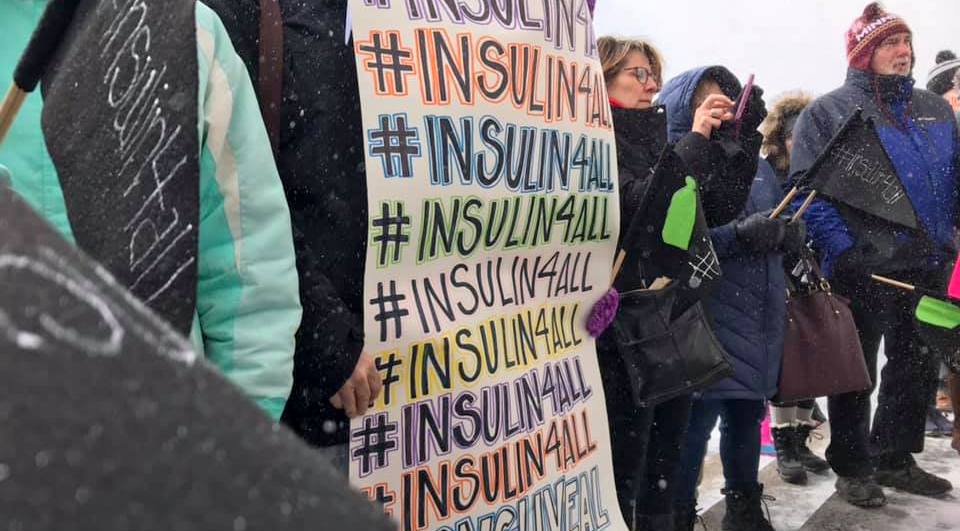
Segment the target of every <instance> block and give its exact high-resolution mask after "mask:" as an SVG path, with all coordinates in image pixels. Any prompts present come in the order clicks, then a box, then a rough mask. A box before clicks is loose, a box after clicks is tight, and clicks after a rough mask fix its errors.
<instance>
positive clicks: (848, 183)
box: [808, 110, 920, 229]
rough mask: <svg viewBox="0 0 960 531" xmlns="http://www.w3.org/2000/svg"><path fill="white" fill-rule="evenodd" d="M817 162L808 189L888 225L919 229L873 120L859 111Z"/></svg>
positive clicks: (914, 214) (915, 216)
mask: <svg viewBox="0 0 960 531" xmlns="http://www.w3.org/2000/svg"><path fill="white" fill-rule="evenodd" d="M819 162H820V164H819V165H815V166H814V167H812V168H811V169H810V172H808V174H809V175H810V187H811V188H813V189H814V190H816V191H817V192H818V193H819V194H821V195H824V196H827V197H829V198H831V199H834V200H836V201H840V202H842V203H845V204H847V205H849V206H851V207H853V208H855V209H857V210H859V211H861V212H865V213H867V214H870V215H872V216H876V217H878V218H881V219H885V220H887V221H889V222H891V223H896V224H897V225H902V226H904V227H908V228H911V229H917V228H919V226H920V225H919V223H918V221H917V213H916V211H915V210H914V209H913V205H912V204H911V203H910V198H909V197H908V196H907V192H906V190H904V188H903V183H902V182H901V181H900V177H899V176H897V172H896V170H895V169H894V167H893V163H892V162H890V157H889V156H888V155H887V152H886V151H885V150H884V149H883V143H882V142H880V137H879V136H877V132H876V129H875V128H874V124H873V120H869V119H868V120H864V119H863V117H862V114H861V112H860V111H859V110H858V111H857V112H855V113H854V114H853V116H851V117H850V119H849V120H848V122H847V125H846V127H845V128H844V134H843V135H840V137H839V138H837V139H835V141H834V142H832V143H831V144H830V145H829V146H827V149H826V150H825V152H824V155H823V156H822V157H821V160H819Z"/></svg>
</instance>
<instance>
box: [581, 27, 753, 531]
mask: <svg viewBox="0 0 960 531" xmlns="http://www.w3.org/2000/svg"><path fill="white" fill-rule="evenodd" d="M597 44H598V48H599V55H600V61H601V63H602V65H603V71H604V78H605V81H606V87H607V92H608V94H609V97H610V105H611V108H612V111H613V122H614V130H615V134H616V139H617V163H618V169H619V183H620V210H621V227H623V228H624V229H623V230H622V231H621V238H623V236H624V233H625V232H626V227H629V226H630V223H631V221H632V220H633V218H634V216H635V215H636V214H637V212H638V208H639V206H640V202H641V199H642V198H643V196H644V192H645V191H646V189H647V187H648V185H649V183H650V180H651V179H650V177H651V175H652V169H653V168H654V166H655V165H656V162H657V160H658V158H659V156H660V154H661V152H662V151H663V149H664V148H665V146H666V145H667V116H666V110H665V109H664V108H663V107H661V106H656V105H654V97H655V96H656V94H657V93H658V92H659V91H660V88H661V81H662V74H663V60H662V59H661V56H660V54H659V52H658V51H657V50H656V49H655V48H654V47H653V46H652V45H650V44H649V43H647V42H644V41H642V40H624V39H617V38H613V37H603V38H601V39H599V41H598V43H597ZM730 77H733V76H732V74H731V75H730ZM734 79H735V78H734ZM739 90H740V89H739V85H738V86H737V88H736V91H737V92H739ZM717 92H718V93H716V94H707V95H705V97H704V98H703V101H702V103H700V104H699V105H698V106H697V107H696V111H695V113H694V120H693V126H692V127H691V128H690V130H689V131H688V132H687V133H686V134H684V135H683V136H682V137H681V138H680V139H679V140H678V141H677V142H676V143H675V144H674V147H673V149H674V151H675V152H676V154H677V155H678V156H679V158H680V159H681V160H682V161H683V164H684V165H685V166H686V169H687V170H688V172H689V174H690V175H692V176H693V177H694V178H695V179H696V180H697V185H698V188H699V190H700V200H701V204H702V206H703V212H704V214H705V217H706V221H707V225H709V226H711V227H713V226H719V225H723V224H725V223H728V222H730V221H732V220H733V219H735V218H736V216H737V214H738V213H739V212H740V211H741V210H742V209H743V207H744V204H745V203H746V200H747V196H748V195H749V191H750V184H751V182H752V180H753V176H754V175H755V174H756V170H757V159H758V153H759V150H760V143H761V140H762V137H761V136H760V135H759V133H757V132H756V130H755V129H756V127H757V126H758V125H759V123H760V122H761V121H762V120H763V118H764V116H765V115H766V111H765V109H764V108H763V102H762V100H760V98H759V95H758V96H756V97H754V98H751V99H750V102H749V104H748V105H747V109H746V115H745V118H744V120H743V128H742V129H743V133H742V134H741V135H740V137H739V138H738V139H736V140H732V139H730V138H728V137H727V136H726V135H724V136H723V137H721V135H718V132H719V131H718V130H719V129H721V128H722V127H723V125H724V124H731V123H732V121H733V119H734V110H735V109H734V106H735V104H734V101H733V100H732V99H731V98H730V97H728V96H726V95H724V94H723V93H719V92H720V91H717ZM728 128H729V126H728V127H724V129H728ZM620 244H621V248H629V247H630V243H629V242H623V241H621V242H620ZM642 261H643V256H642V253H628V254H627V260H626V263H625V264H624V266H623V269H622V272H621V274H620V275H619V277H618V278H617V282H616V286H617V289H618V290H619V291H620V292H621V293H627V292H630V291H633V290H640V289H644V288H646V287H647V286H646V284H644V283H643V279H642V278H641V276H640V275H639V274H638V271H640V270H641V269H642V267H643V264H642ZM678 274H679V272H678ZM677 277H678V275H671V278H677ZM699 297H700V294H699V293H696V290H688V291H687V292H686V294H680V295H678V299H677V303H676V305H675V307H674V310H673V312H672V313H673V314H674V315H677V314H678V313H677V312H682V311H684V307H689V306H692V305H696V304H699V300H698V299H699ZM678 306H679V307H678ZM622 317H623V313H622V312H621V316H620V317H618V318H622ZM612 336H613V334H611V333H608V334H605V335H603V336H601V337H600V339H599V341H598V353H599V357H600V364H601V373H602V375H603V378H604V392H605V394H606V398H607V412H608V415H609V419H610V426H611V439H612V445H613V460H614V463H613V464H614V474H615V482H616V486H617V495H618V498H619V503H620V509H621V512H622V513H623V515H624V518H626V519H627V522H628V524H629V525H630V527H631V529H635V530H643V529H651V530H673V529H674V516H675V515H674V494H675V485H676V484H677V481H676V480H677V476H678V466H679V461H680V455H681V450H682V449H681V445H682V442H683V440H684V437H685V433H686V429H687V424H688V421H689V418H690V407H691V394H692V393H693V392H695V391H696V390H697V389H698V387H697V385H696V384H689V383H685V382H677V385H678V386H681V387H683V392H682V393H681V395H680V396H679V397H677V398H673V399H669V400H667V401H664V402H661V403H659V404H656V405H654V406H652V407H638V406H637V403H636V402H635V401H634V399H633V396H634V395H633V394H632V393H631V385H632V384H631V382H630V381H629V379H628V377H627V376H626V371H625V370H624V364H625V362H624V361H623V349H622V346H621V347H620V349H619V350H618V344H617V341H616V340H615V339H614V338H613V337H612ZM678 510H679V511H682V512H683V514H677V515H676V517H677V523H678V524H680V523H681V522H683V521H686V520H687V519H689V518H690V517H691V515H693V516H695V515H696V512H695V510H694V508H693V507H690V508H679V509H678Z"/></svg>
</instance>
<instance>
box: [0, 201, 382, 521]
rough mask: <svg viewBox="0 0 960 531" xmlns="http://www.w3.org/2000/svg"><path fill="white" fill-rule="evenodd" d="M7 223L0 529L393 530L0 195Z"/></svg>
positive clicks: (0, 340) (18, 204)
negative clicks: (329, 528) (325, 528)
mask: <svg viewBox="0 0 960 531" xmlns="http://www.w3.org/2000/svg"><path fill="white" fill-rule="evenodd" d="M0 227H3V237H2V238H0V433H2V435H0V529H30V530H31V531H60V530H64V529H96V530H98V531H120V530H126V529H144V530H146V529H164V530H174V529H189V530H198V531H199V530H214V529H251V530H253V529H270V530H273V531H293V530H303V529H313V528H323V527H324V526H325V524H324V523H327V522H331V523H335V524H331V525H332V527H335V528H336V529H363V530H371V531H386V530H388V529H391V528H393V526H392V525H391V524H390V523H389V522H388V521H387V520H386V518H385V517H384V515H383V512H382V511H381V510H379V509H376V508H374V506H373V505H372V504H371V503H369V502H368V501H367V500H366V499H364V498H363V497H362V496H360V495H359V494H357V493H355V492H353V491H352V490H351V489H350V488H349V487H348V485H347V481H346V478H344V477H343V474H342V472H337V471H335V470H334V469H333V468H332V467H331V466H330V465H329V464H328V463H327V462H325V460H323V459H322V458H320V457H318V455H317V453H316V451H314V450H313V449H310V448H309V447H307V445H306V444H304V443H303V442H302V441H300V440H299V439H298V438H297V437H296V436H295V435H294V434H293V433H291V432H290V431H289V430H287V429H285V428H283V427H281V426H278V425H277V424H276V423H274V422H272V421H271V420H270V419H269V418H267V417H266V416H265V415H264V414H263V412H261V411H260V409H259V408H258V407H257V406H256V405H255V404H253V403H252V402H250V401H249V400H248V399H247V398H246V397H245V396H244V395H243V393H242V392H241V391H240V390H238V389H237V388H235V387H234V386H233V385H231V384H230V383H228V382H227V381H226V380H225V379H224V378H223V377H222V376H220V374H219V373H218V371H216V370H214V369H213V368H211V367H209V366H207V365H206V363H205V362H204V361H203V360H202V359H200V358H196V355H195V354H194V353H193V352H191V350H190V345H189V344H188V343H187V342H186V340H184V339H183V338H182V337H180V336H179V335H178V334H177V333H176V332H175V331H174V330H173V329H172V328H170V326H169V325H167V324H166V323H164V322H163V321H162V320H161V319H159V318H157V317H156V315H154V314H153V313H152V312H150V311H149V310H148V309H147V308H146V307H144V306H143V305H142V304H141V303H140V302H138V301H137V300H136V299H135V298H133V297H131V296H130V295H129V294H128V293H127V292H126V291H125V290H123V289H122V288H121V287H120V286H118V285H117V284H116V283H115V282H114V281H113V279H112V278H110V276H109V275H108V274H107V273H106V272H105V271H104V270H103V268H101V267H99V266H98V265H97V264H95V263H94V262H92V261H90V260H89V259H88V258H87V257H85V256H84V255H83V253H81V252H80V251H78V250H77V249H76V248H75V247H73V246H72V245H70V244H68V243H67V242H66V241H64V240H63V239H62V238H61V237H60V236H59V235H58V234H57V233H56V232H55V231H54V230H53V228H52V227H50V226H49V225H47V224H46V223H45V222H44V221H43V220H42V219H40V217H39V216H38V215H37V214H35V213H34V212H33V211H32V210H31V209H30V207H28V206H27V205H26V203H25V202H24V201H22V200H20V199H19V198H18V197H17V196H16V194H14V192H12V191H10V190H9V189H6V188H3V187H0ZM371 458H372V457H371ZM388 496H389V493H385V494H384V495H383V497H384V498H385V499H386V498H387V497H388Z"/></svg>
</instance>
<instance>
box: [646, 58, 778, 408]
mask: <svg viewBox="0 0 960 531" xmlns="http://www.w3.org/2000/svg"><path fill="white" fill-rule="evenodd" d="M709 71H710V68H698V69H695V70H691V71H688V72H685V73H683V74H681V75H680V76H678V77H676V78H674V79H672V80H671V81H670V82H668V83H667V85H666V86H665V87H664V90H663V93H662V94H661V96H660V100H659V101H660V103H662V104H664V105H665V106H666V107H667V116H668V118H669V121H670V126H669V136H670V137H671V138H673V137H675V136H680V135H682V134H683V133H684V132H685V131H689V130H690V127H691V126H692V125H693V107H692V102H693V96H694V92H695V91H696V88H697V85H698V84H699V83H700V80H701V79H702V78H703V76H704V75H707V74H708V72H709ZM721 85H722V83H721ZM750 133H753V132H752V131H744V132H742V133H741V134H742V135H743V134H750ZM781 197H782V191H781V188H780V181H779V179H778V177H777V175H776V173H775V172H774V170H773V167H772V166H770V164H769V163H768V162H767V161H765V160H760V161H759V165H758V170H757V171H756V173H755V177H754V178H753V182H752V185H751V187H750V196H749V199H748V200H747V204H746V206H745V207H744V208H743V211H742V212H741V213H740V215H739V217H738V218H737V219H736V220H734V221H732V222H730V223H727V224H725V225H721V226H719V227H714V228H712V229H711V230H710V233H711V237H712V239H713V245H714V248H715V250H716V252H717V256H718V258H719V259H720V269H721V270H722V271H723V276H722V277H720V280H719V281H718V282H717V283H716V286H715V287H714V289H713V292H712V293H711V295H710V296H709V297H708V298H707V299H706V300H705V301H704V305H705V307H706V310H707V313H708V315H709V316H710V317H711V320H712V322H713V331H714V333H715V334H716V336H717V339H718V340H719V341H720V343H721V344H722V345H723V347H724V349H726V351H727V353H729V354H730V356H731V361H732V362H733V365H734V375H733V376H732V377H730V378H727V379H725V380H721V381H720V382H718V383H716V384H714V385H713V386H711V387H710V388H709V389H707V390H705V391H704V392H703V396H704V398H708V399H751V400H756V399H764V398H770V397H772V396H773V395H774V394H776V391H777V382H778V380H779V376H780V360H781V357H782V353H783V334H784V323H785V321H786V311H787V310H786V297H785V295H786V279H785V275H784V271H783V255H781V254H779V253H771V254H765V255H761V254H756V253H752V252H750V251H747V250H746V249H743V248H742V247H741V246H740V245H739V243H738V241H737V237H736V233H735V231H734V226H735V224H736V223H737V222H738V221H739V220H741V219H743V218H745V217H747V216H749V215H751V214H753V213H755V212H762V211H764V210H769V209H772V208H774V207H776V206H777V204H778V203H779V202H780V199H781Z"/></svg>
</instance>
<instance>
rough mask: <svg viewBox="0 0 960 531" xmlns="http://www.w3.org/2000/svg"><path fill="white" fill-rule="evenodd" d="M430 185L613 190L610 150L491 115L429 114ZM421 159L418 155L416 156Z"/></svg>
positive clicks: (526, 190) (598, 141) (426, 126)
mask: <svg viewBox="0 0 960 531" xmlns="http://www.w3.org/2000/svg"><path fill="white" fill-rule="evenodd" d="M424 130H425V131H426V142H427V151H428V159H429V161H430V184H432V185H434V186H446V185H449V184H451V183H453V180H454V174H455V173H456V177H457V178H458V179H459V183H460V184H461V185H463V186H474V185H479V186H480V187H481V188H484V189H489V188H495V187H497V186H505V187H506V188H507V189H508V190H511V191H514V192H520V193H536V192H553V191H555V190H558V189H559V190H565V191H569V190H570V188H571V181H575V182H576V186H577V190H578V191H579V192H592V191H597V192H606V193H610V192H612V191H613V181H612V179H611V177H610V176H611V172H612V165H613V162H614V161H613V149H612V146H611V144H609V143H607V142H605V141H604V140H603V139H598V138H588V137H587V136H586V135H580V136H579V137H578V138H576V140H574V135H572V134H570V133H566V132H562V131H559V130H556V129H537V128H535V127H526V126H519V125H517V124H510V123H508V124H503V123H501V122H500V121H499V120H497V119H496V118H495V117H493V116H483V117H481V118H479V119H475V118H474V117H472V116H466V117H463V118H460V119H459V120H454V119H453V118H452V117H450V116H427V117H425V118H424ZM418 155H419V153H418Z"/></svg>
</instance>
